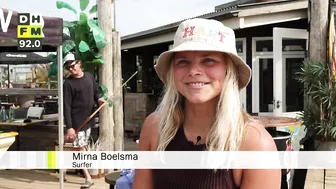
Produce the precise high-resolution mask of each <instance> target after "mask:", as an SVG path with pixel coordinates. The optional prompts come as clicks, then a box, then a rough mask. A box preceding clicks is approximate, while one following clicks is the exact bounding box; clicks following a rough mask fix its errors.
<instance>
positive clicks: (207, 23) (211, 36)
mask: <svg viewBox="0 0 336 189" xmlns="http://www.w3.org/2000/svg"><path fill="white" fill-rule="evenodd" d="M181 51H217V52H223V53H225V54H227V55H229V56H230V57H231V59H232V61H233V63H234V64H235V65H236V67H237V69H238V78H239V88H240V89H242V88H244V87H246V86H247V84H248V83H249V82H250V80H251V68H250V67H249V66H248V65H247V64H246V63H245V62H244V60H243V59H241V58H240V57H239V56H238V55H237V49H236V38H235V34H234V31H233V30H232V29H231V28H228V27H226V26H224V25H223V24H222V23H221V22H219V21H216V20H209V19H203V18H195V19H190V20H186V21H183V22H182V23H181V24H180V26H179V27H178V29H177V31H176V33H175V37H174V45H173V48H172V49H171V50H168V51H166V52H163V53H162V54H161V55H160V56H159V58H158V62H157V64H156V65H155V71H156V73H157V74H158V76H159V78H160V79H161V80H162V81H163V82H164V83H166V82H167V72H168V69H169V66H170V64H171V59H172V57H173V54H174V53H175V52H181Z"/></svg>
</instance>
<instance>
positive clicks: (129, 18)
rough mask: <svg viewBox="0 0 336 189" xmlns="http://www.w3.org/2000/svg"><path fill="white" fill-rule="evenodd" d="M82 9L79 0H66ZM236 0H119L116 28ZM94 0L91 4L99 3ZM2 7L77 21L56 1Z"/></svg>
mask: <svg viewBox="0 0 336 189" xmlns="http://www.w3.org/2000/svg"><path fill="white" fill-rule="evenodd" d="M64 1H65V2H67V3H69V4H71V5H72V6H73V7H74V8H76V9H78V10H79V0H64ZM230 1H232V0H169V1H164V0H116V28H117V30H118V31H119V32H120V34H121V36H124V35H128V34H132V33H136V32H140V31H143V30H147V29H151V28H154V27H158V26H161V25H165V24H169V23H171V22H176V21H179V20H182V19H185V18H189V17H194V16H198V15H202V14H205V13H208V12H211V11H214V9H215V6H216V5H220V4H223V3H227V2H230ZM95 2H96V0H91V2H90V5H89V7H91V6H92V5H93V4H95ZM0 7H1V8H7V9H12V10H14V11H18V12H33V13H42V14H43V15H45V16H54V17H61V18H63V19H64V20H74V19H76V16H75V15H74V14H72V12H70V11H67V10H63V9H62V10H59V9H57V8H56V0H0Z"/></svg>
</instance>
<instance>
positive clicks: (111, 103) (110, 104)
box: [107, 100, 113, 108]
mask: <svg viewBox="0 0 336 189" xmlns="http://www.w3.org/2000/svg"><path fill="white" fill-rule="evenodd" d="M107 102H108V106H109V107H110V108H111V107H112V106H113V101H112V100H108V101H107Z"/></svg>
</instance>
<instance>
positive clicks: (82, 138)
mask: <svg viewBox="0 0 336 189" xmlns="http://www.w3.org/2000/svg"><path fill="white" fill-rule="evenodd" d="M90 135H91V128H89V129H87V130H85V131H79V132H78V133H77V136H76V138H75V140H74V141H73V143H72V144H73V147H75V148H78V147H83V146H86V145H88V143H89V140H90Z"/></svg>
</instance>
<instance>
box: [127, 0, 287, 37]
mask: <svg viewBox="0 0 336 189" xmlns="http://www.w3.org/2000/svg"><path fill="white" fill-rule="evenodd" d="M289 1H293V0H273V1H268V2H257V1H256V0H236V1H232V2H229V3H225V4H221V5H218V6H216V7H215V11H213V12H209V13H206V14H202V15H199V16H195V17H191V18H186V19H183V20H180V21H177V22H173V23H170V24H166V25H163V26H159V27H156V28H152V29H149V30H145V31H141V32H137V33H134V34H130V35H126V36H123V37H121V42H123V41H128V40H132V39H135V38H139V37H148V36H152V35H158V34H162V33H168V32H171V31H175V30H176V28H177V27H178V26H179V24H180V23H181V22H183V21H184V20H188V19H193V18H208V19H216V18H220V19H223V18H232V17H236V16H238V10H239V8H240V7H241V8H243V7H252V6H260V5H265V4H276V3H282V2H289Z"/></svg>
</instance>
